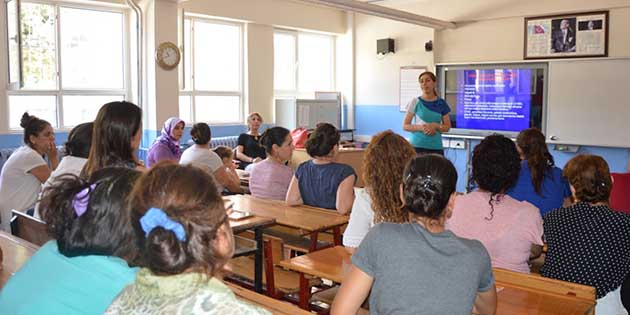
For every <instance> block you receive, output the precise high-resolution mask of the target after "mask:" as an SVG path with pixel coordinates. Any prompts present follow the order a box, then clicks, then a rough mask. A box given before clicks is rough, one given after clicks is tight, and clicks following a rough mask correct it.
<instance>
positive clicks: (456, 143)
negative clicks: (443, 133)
mask: <svg viewBox="0 0 630 315" xmlns="http://www.w3.org/2000/svg"><path fill="white" fill-rule="evenodd" d="M449 142H450V143H449V148H452V149H466V141H465V140H455V139H450V141H449Z"/></svg>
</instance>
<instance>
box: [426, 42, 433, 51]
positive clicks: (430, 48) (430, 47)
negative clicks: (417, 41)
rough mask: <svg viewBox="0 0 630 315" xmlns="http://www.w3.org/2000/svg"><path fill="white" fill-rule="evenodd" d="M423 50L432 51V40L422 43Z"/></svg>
mask: <svg viewBox="0 0 630 315" xmlns="http://www.w3.org/2000/svg"><path fill="white" fill-rule="evenodd" d="M424 50H425V51H432V50H433V41H432V40H430V41H428V42H426V43H424Z"/></svg>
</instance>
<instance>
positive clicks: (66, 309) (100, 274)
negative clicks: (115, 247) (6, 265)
mask: <svg viewBox="0 0 630 315" xmlns="http://www.w3.org/2000/svg"><path fill="white" fill-rule="evenodd" d="M5 259H7V257H5ZM137 271H138V268H130V267H129V266H128V265H127V262H126V261H125V260H123V259H121V258H118V257H112V256H98V255H90V256H79V257H66V256H64V255H63V254H61V253H60V252H59V249H58V248H57V241H49V242H48V243H46V244H44V246H42V247H41V248H40V249H39V250H38V251H37V252H36V253H35V254H34V255H33V257H31V258H30V259H29V260H28V261H27V262H26V263H25V264H24V266H22V268H21V269H20V270H18V272H16V273H15V275H13V276H12V277H11V278H10V279H9V281H8V282H7V284H6V285H5V286H4V288H2V291H0V314H2V315H34V314H46V315H62V314H63V315H74V314H86V315H90V314H103V312H105V310H106V309H107V307H108V306H109V304H111V303H112V301H113V300H114V299H115V298H116V296H117V295H118V293H120V291H122V289H123V288H124V287H125V286H126V285H128V284H131V283H133V282H134V279H135V275H136V272H137Z"/></svg>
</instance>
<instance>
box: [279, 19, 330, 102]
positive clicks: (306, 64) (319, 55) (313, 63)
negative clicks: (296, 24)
mask: <svg viewBox="0 0 630 315" xmlns="http://www.w3.org/2000/svg"><path fill="white" fill-rule="evenodd" d="M273 42H274V81H273V82H274V90H275V94H276V96H280V97H283V96H289V97H313V93H314V92H315V91H332V90H334V85H335V84H334V79H333V77H334V64H335V59H334V57H333V56H334V51H335V47H334V37H333V36H330V35H323V34H314V33H306V32H295V31H285V30H277V31H276V32H275V33H274V38H273Z"/></svg>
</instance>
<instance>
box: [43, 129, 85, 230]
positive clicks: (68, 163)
mask: <svg viewBox="0 0 630 315" xmlns="http://www.w3.org/2000/svg"><path fill="white" fill-rule="evenodd" d="M93 127H94V123H91V122H90V123H83V124H80V125H78V126H76V127H74V128H72V130H70V133H69V134H68V141H66V144H65V145H64V150H65V155H64V157H63V159H62V160H61V162H59V165H58V166H57V169H55V170H54V171H53V172H52V173H51V174H50V177H48V180H46V182H45V183H44V185H43V186H42V190H45V189H46V188H47V187H48V186H50V185H52V184H53V183H54V182H55V180H56V179H57V177H59V176H60V175H63V174H73V175H77V176H79V174H81V170H82V169H83V166H85V163H86V162H87V158H88V156H89V155H90V147H91V145H92V128H93ZM39 210H40V209H39V203H37V204H36V205H35V217H37V218H39V217H40V216H41V214H40V211H39Z"/></svg>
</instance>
